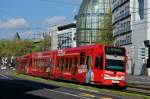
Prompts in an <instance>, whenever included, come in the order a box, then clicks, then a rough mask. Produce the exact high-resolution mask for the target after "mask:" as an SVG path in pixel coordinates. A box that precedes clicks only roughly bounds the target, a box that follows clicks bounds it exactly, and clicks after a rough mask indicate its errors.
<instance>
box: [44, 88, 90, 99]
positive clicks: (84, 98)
mask: <svg viewBox="0 0 150 99" xmlns="http://www.w3.org/2000/svg"><path fill="white" fill-rule="evenodd" d="M45 90H47V91H52V92H57V93H62V94H66V95H70V96H74V97H79V98H83V99H90V98H87V97H82V96H79V95H75V94H71V93H67V92H62V91H56V90H51V89H45Z"/></svg>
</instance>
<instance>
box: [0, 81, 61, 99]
mask: <svg viewBox="0 0 150 99" xmlns="http://www.w3.org/2000/svg"><path fill="white" fill-rule="evenodd" d="M44 88H48V89H56V88H58V87H57V86H53V85H47V84H43V83H38V82H33V81H27V80H19V79H18V80H6V79H0V99H50V98H46V97H41V96H38V95H34V94H29V92H34V91H36V90H42V89H44ZM47 94H48V93H47Z"/></svg>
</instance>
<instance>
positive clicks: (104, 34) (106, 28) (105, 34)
mask: <svg viewBox="0 0 150 99" xmlns="http://www.w3.org/2000/svg"><path fill="white" fill-rule="evenodd" d="M112 27H113V26H112V12H111V9H110V10H109V13H108V14H106V15H105V17H104V19H103V21H102V29H101V30H99V31H98V32H97V41H96V43H98V44H99V43H100V44H105V45H113V41H114V38H113V28H112Z"/></svg>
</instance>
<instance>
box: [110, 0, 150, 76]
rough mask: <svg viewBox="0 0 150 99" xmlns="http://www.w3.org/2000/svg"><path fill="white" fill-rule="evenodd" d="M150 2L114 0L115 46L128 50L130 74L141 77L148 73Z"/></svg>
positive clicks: (144, 0) (146, 0) (128, 70)
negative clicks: (147, 43) (147, 41)
mask: <svg viewBox="0 0 150 99" xmlns="http://www.w3.org/2000/svg"><path fill="white" fill-rule="evenodd" d="M149 8H150V0H112V13H113V18H112V23H113V36H114V38H115V41H114V45H116V46H124V47H126V48H127V50H128V67H127V72H128V73H134V75H140V74H142V73H143V71H146V67H145V65H144V64H145V62H146V59H147V49H146V48H145V46H144V41H145V40H150V33H149V31H150V24H149V22H150V14H149V13H150V9H149Z"/></svg>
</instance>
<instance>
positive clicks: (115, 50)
mask: <svg viewBox="0 0 150 99" xmlns="http://www.w3.org/2000/svg"><path fill="white" fill-rule="evenodd" d="M105 52H106V54H109V55H119V56H124V55H125V48H120V47H107V46H106V47H105Z"/></svg>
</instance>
